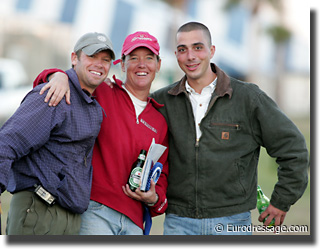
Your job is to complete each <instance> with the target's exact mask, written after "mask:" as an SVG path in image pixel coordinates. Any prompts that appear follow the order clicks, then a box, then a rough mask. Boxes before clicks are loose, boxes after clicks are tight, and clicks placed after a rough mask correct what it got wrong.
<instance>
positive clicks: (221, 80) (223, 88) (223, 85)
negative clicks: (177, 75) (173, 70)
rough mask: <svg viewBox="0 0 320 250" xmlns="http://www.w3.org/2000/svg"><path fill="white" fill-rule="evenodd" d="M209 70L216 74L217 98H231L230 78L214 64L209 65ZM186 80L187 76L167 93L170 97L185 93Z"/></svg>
mask: <svg viewBox="0 0 320 250" xmlns="http://www.w3.org/2000/svg"><path fill="white" fill-rule="evenodd" d="M211 69H212V71H213V72H214V73H216V74H217V77H218V80H217V85H216V89H215V91H214V92H215V93H216V94H217V95H218V96H224V95H229V98H231V96H232V92H233V89H232V87H231V84H230V77H229V76H228V75H227V74H226V73H225V72H223V71H222V70H221V69H220V68H219V67H218V66H217V65H215V64H214V63H211ZM186 80H187V76H184V77H183V78H182V79H181V80H180V82H179V83H178V84H177V85H176V86H174V87H173V88H172V89H170V90H169V91H168V93H169V94H171V95H179V94H181V93H183V92H186V84H185V83H186Z"/></svg>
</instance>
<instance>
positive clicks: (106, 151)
mask: <svg viewBox="0 0 320 250" xmlns="http://www.w3.org/2000/svg"><path fill="white" fill-rule="evenodd" d="M57 71H60V72H63V71H61V70H59V69H49V70H44V71H43V72H42V73H41V74H40V75H39V76H38V77H37V78H36V79H35V81H34V86H36V85H38V84H40V83H43V82H47V76H48V75H50V74H52V73H54V72H57ZM114 80H115V81H116V84H115V85H114V87H113V88H110V87H109V86H108V85H107V84H106V83H102V84H100V86H99V87H98V88H97V89H96V91H95V92H94V93H93V96H96V100H97V101H98V102H99V103H100V105H101V106H102V108H103V109H104V111H105V113H106V116H104V118H103V122H102V124H101V130H100V133H99V135H98V138H97V140H96V143H95V146H94V149H93V159H92V165H93V180H92V190H91V197H90V199H91V200H94V201H97V202H99V203H102V204H104V205H106V206H108V207H110V208H112V209H114V210H117V211H118V212H120V213H123V214H124V215H126V216H128V217H129V218H130V219H131V220H132V221H133V222H134V223H135V224H137V225H138V226H139V227H140V228H143V206H142V203H141V202H138V201H136V200H133V199H131V198H129V197H128V196H127V195H126V194H124V192H123V190H122V186H123V185H125V184H126V183H127V181H128V178H129V174H130V171H131V166H132V164H133V162H134V161H135V160H136V159H137V157H138V155H139V152H140V150H141V149H145V150H148V149H149V146H150V144H151V141H152V138H155V142H156V143H159V144H162V145H164V146H166V147H168V127H167V123H166V121H165V118H164V117H163V116H162V115H161V114H160V112H158V111H157V109H158V108H160V107H162V106H163V105H160V104H158V103H157V102H156V101H155V100H153V99H152V98H148V104H147V106H146V108H145V109H144V111H143V112H142V113H141V114H140V116H139V117H138V120H137V119H136V114H135V109H134V106H133V103H132V101H131V99H130V97H129V95H128V93H127V92H126V90H124V89H123V88H122V82H121V81H120V80H118V79H116V78H115V77H114ZM71 105H72V103H71ZM167 157H168V149H166V151H165V152H164V154H163V156H162V157H161V158H160V159H159V162H161V163H162V164H163V171H162V173H161V176H160V178H159V180H158V182H157V185H156V192H157V194H158V196H159V200H158V202H157V203H156V204H155V205H154V206H153V207H150V212H151V215H152V216H156V215H160V214H162V213H164V212H165V210H166V208H167V206H168V204H167V198H166V192H167V186H168V183H167V175H168V162H167Z"/></svg>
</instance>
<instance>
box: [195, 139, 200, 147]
mask: <svg viewBox="0 0 320 250" xmlns="http://www.w3.org/2000/svg"><path fill="white" fill-rule="evenodd" d="M195 146H196V148H198V147H199V139H196V145H195Z"/></svg>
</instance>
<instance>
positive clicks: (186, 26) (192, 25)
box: [177, 22, 212, 46]
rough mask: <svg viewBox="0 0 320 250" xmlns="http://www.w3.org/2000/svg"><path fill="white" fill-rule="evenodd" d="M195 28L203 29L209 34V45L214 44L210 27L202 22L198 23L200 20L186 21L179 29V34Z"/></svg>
mask: <svg viewBox="0 0 320 250" xmlns="http://www.w3.org/2000/svg"><path fill="white" fill-rule="evenodd" d="M193 30H203V32H204V34H205V35H206V36H207V40H208V43H209V46H211V45H212V41H211V33H210V31H209V29H208V27H207V26H205V25H204V24H202V23H198V22H189V23H185V24H183V25H182V26H181V27H180V28H179V29H178V31H177V34H178V33H180V32H190V31H193Z"/></svg>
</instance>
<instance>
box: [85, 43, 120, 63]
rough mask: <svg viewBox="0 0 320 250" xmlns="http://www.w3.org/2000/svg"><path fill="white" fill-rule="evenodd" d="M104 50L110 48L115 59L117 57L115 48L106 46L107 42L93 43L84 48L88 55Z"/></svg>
mask: <svg viewBox="0 0 320 250" xmlns="http://www.w3.org/2000/svg"><path fill="white" fill-rule="evenodd" d="M103 50H109V51H110V52H111V57H112V59H113V60H114V59H115V58H116V56H115V54H114V52H113V50H112V49H111V48H110V47H109V46H106V45H105V44H92V45H89V46H87V47H84V48H83V49H82V51H83V52H84V53H85V54H86V55H88V56H92V55H94V54H96V53H98V52H100V51H103Z"/></svg>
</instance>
